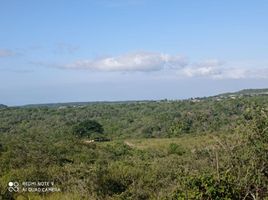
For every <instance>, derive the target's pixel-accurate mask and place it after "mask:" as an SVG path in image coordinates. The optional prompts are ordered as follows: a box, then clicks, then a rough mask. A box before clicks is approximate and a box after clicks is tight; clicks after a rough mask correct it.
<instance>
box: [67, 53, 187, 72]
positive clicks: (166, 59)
mask: <svg viewBox="0 0 268 200" xmlns="http://www.w3.org/2000/svg"><path fill="white" fill-rule="evenodd" d="M186 64H187V63H186V60H185V58H184V57H182V56H178V55H177V56H173V55H168V54H161V53H150V52H137V53H128V54H124V55H120V56H117V57H104V58H98V59H93V60H78V61H76V62H74V63H71V64H67V65H65V66H64V68H69V69H88V70H93V71H121V72H124V71H125V72H126V71H143V72H147V71H159V70H162V69H165V68H166V69H178V68H181V67H184V66H185V65H186Z"/></svg>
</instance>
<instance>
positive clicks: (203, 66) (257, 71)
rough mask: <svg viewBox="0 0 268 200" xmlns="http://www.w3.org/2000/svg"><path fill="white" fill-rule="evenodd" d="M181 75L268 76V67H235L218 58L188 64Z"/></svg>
mask: <svg viewBox="0 0 268 200" xmlns="http://www.w3.org/2000/svg"><path fill="white" fill-rule="evenodd" d="M179 74H180V75H181V76H186V77H205V78H212V79H245V78H253V79H260V78H268V68H256V67H255V66H254V67H252V68H249V67H243V66H240V67H235V66H234V65H233V64H228V63H227V64H226V63H225V62H223V61H220V60H217V59H211V60H205V61H202V62H199V63H195V64H193V65H191V66H187V67H185V68H183V69H181V70H180V71H179Z"/></svg>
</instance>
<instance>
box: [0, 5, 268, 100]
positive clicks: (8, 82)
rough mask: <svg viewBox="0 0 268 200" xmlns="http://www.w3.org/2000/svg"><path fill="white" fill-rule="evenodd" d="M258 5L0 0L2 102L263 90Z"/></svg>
mask: <svg viewBox="0 0 268 200" xmlns="http://www.w3.org/2000/svg"><path fill="white" fill-rule="evenodd" d="M267 10H268V1H266V0H254V1H252V0H236V1H233V0H222V1H214V0H200V1H199V0H198V1H197V0H168V1H164V0H77V1H72V0H70V1H66V0H65V1H63V0H46V1H35V0H24V1H21V0H0V103H4V104H7V105H22V104H29V103H48V102H69V101H96V100H97V101H99V100H100V101H101V100H111V101H114V100H130V99H164V98H167V99H181V98H188V97H195V96H208V95H214V94H217V93H221V92H227V91H236V90H239V89H244V88H264V87H268V58H267V53H268V37H267V35H268V12H267Z"/></svg>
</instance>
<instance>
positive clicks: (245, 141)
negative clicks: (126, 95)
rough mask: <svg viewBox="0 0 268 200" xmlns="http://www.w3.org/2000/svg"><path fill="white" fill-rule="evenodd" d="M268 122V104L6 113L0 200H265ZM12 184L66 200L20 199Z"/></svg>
mask: <svg viewBox="0 0 268 200" xmlns="http://www.w3.org/2000/svg"><path fill="white" fill-rule="evenodd" d="M267 116H268V101H267V97H266V96H246V97H241V98H240V97H239V98H237V99H230V98H223V99H221V100H220V101H218V100H214V99H211V98H208V99H200V102H193V101H191V100H189V101H187V100H185V101H159V102H141V103H137V102H134V103H118V104H91V105H84V106H83V107H79V106H69V107H65V108H59V107H57V106H55V107H32V108H21V107H18V108H15V107H10V108H4V109H1V111H0V199H1V198H2V199H12V198H14V199H37V200H38V199H54V200H55V199H66V200H68V199H93V200H94V199H98V200H99V199H100V200H102V199H103V200H104V199H105V200H106V199H108V200H112V199H114V200H115V199H117V200H118V199H121V200H123V199H129V200H130V199H131V200H132V199H136V200H141V199H144V200H146V199H166V200H169V199H174V200H175V199H176V200H178V199H187V198H188V199H211V200H212V199H245V200H250V199H265V198H267V197H268V188H267V185H268V165H267V163H268V128H267V127H268V118H267ZM84 119H90V120H84ZM77 136H78V137H77ZM104 136H105V137H109V138H110V137H111V138H113V140H112V141H109V142H103V143H98V142H95V143H92V142H90V140H88V139H86V137H90V138H94V137H104ZM165 137H168V138H165ZM174 137H177V138H174ZM126 138H127V139H126ZM10 180H16V181H19V182H22V181H25V180H29V181H38V180H41V181H54V182H55V185H56V186H57V187H60V188H61V190H62V192H61V193H58V194H43V195H41V194H38V193H33V194H30V193H25V194H19V195H17V196H16V195H14V194H10V193H8V192H7V183H8V182H9V181H10Z"/></svg>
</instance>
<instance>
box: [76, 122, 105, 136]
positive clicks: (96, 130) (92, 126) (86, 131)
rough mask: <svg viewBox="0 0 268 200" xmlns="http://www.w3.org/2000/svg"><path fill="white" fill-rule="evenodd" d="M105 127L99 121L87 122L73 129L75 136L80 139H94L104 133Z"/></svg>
mask: <svg viewBox="0 0 268 200" xmlns="http://www.w3.org/2000/svg"><path fill="white" fill-rule="evenodd" d="M103 131H104V130H103V127H102V125H101V124H99V123H98V122H97V121H94V120H86V121H82V122H80V123H78V124H77V125H75V126H74V127H73V134H74V135H76V136H78V137H92V136H93V135H94V136H95V135H96V134H97V135H98V134H102V133H103Z"/></svg>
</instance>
